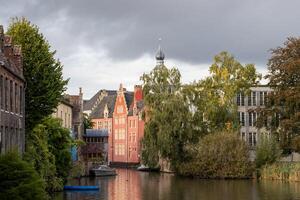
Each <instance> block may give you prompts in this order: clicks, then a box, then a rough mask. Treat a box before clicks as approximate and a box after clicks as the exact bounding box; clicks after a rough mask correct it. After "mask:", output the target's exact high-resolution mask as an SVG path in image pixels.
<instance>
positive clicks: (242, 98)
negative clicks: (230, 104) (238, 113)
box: [241, 92, 245, 106]
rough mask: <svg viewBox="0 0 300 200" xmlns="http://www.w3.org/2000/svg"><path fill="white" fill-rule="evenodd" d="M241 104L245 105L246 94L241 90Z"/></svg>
mask: <svg viewBox="0 0 300 200" xmlns="http://www.w3.org/2000/svg"><path fill="white" fill-rule="evenodd" d="M241 106H245V95H244V93H243V92H241Z"/></svg>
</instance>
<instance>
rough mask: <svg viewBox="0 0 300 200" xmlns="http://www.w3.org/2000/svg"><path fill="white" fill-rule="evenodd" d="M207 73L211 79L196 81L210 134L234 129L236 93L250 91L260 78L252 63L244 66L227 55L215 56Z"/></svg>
mask: <svg viewBox="0 0 300 200" xmlns="http://www.w3.org/2000/svg"><path fill="white" fill-rule="evenodd" d="M209 71H210V76H208V77H207V78H205V79H203V80H200V81H199V82H198V87H199V89H198V90H199V91H202V93H201V95H202V96H201V98H203V99H205V113H204V118H205V120H206V121H207V123H208V127H209V131H211V132H214V131H220V130H224V129H225V128H227V129H233V130H237V128H238V127H239V121H238V117H237V105H236V98H235V97H236V95H237V94H238V93H239V92H243V93H247V92H249V88H250V87H251V86H255V85H256V84H257V83H258V82H259V80H260V79H261V75H260V74H259V73H257V71H256V68H255V66H254V65H253V64H245V65H244V66H243V65H242V64H241V63H240V62H238V61H237V60H236V59H235V58H234V57H233V56H232V55H231V54H229V53H228V52H221V53H220V54H218V55H216V56H215V57H214V63H213V64H212V65H211V66H210V68H209ZM202 106H203V105H202Z"/></svg>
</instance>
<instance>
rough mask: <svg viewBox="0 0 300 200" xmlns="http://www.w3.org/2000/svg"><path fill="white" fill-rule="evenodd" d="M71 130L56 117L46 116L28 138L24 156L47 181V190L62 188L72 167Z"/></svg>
mask: <svg viewBox="0 0 300 200" xmlns="http://www.w3.org/2000/svg"><path fill="white" fill-rule="evenodd" d="M72 144H73V143H72V139H71V136H70V131H69V130H68V129H65V128H63V127H62V126H61V121H60V120H59V119H55V118H51V117H49V118H45V119H44V120H43V121H42V123H41V124H38V125H36V126H35V127H34V129H33V130H32V134H30V135H29V136H28V139H27V143H26V145H27V151H26V153H25V156H24V158H25V159H26V160H27V161H29V162H31V163H32V164H33V165H34V167H35V169H36V170H37V172H38V173H39V174H40V176H41V177H42V178H43V179H44V180H45V182H46V190H47V191H58V190H61V189H62V186H63V183H64V182H65V181H66V178H67V176H68V174H69V171H70V169H71V168H72V163H71V152H70V150H71V146H72Z"/></svg>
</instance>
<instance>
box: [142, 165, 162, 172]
mask: <svg viewBox="0 0 300 200" xmlns="http://www.w3.org/2000/svg"><path fill="white" fill-rule="evenodd" d="M137 170H138V171H144V172H151V171H159V167H157V168H150V167H148V166H145V165H143V164H141V165H140V166H139V167H138V168H137Z"/></svg>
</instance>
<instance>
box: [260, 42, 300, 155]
mask: <svg viewBox="0 0 300 200" xmlns="http://www.w3.org/2000/svg"><path fill="white" fill-rule="evenodd" d="M268 71H269V72H268V74H267V76H266V78H268V79H269V86H270V87H271V88H272V89H273V92H272V93H271V94H270V95H268V103H267V106H266V108H265V109H264V110H263V112H264V115H262V117H263V118H264V119H262V120H261V121H267V122H268V124H267V127H268V129H269V130H271V132H272V133H273V134H277V135H278V138H279V141H280V146H281V147H282V148H283V150H284V152H285V153H288V152H291V151H292V150H293V144H292V143H295V142H297V140H298V137H299V136H300V101H299V99H300V38H288V39H287V41H286V42H285V43H284V46H283V47H277V48H276V49H272V56H271V58H270V59H269V62H268ZM293 140H296V141H294V142H293ZM295 150H296V151H299V149H295Z"/></svg>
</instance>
